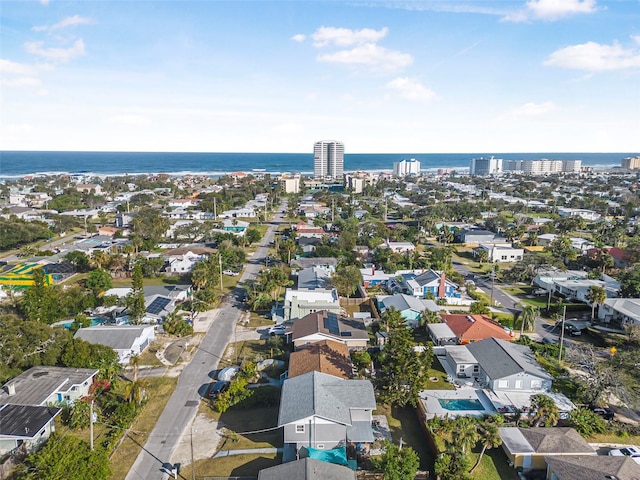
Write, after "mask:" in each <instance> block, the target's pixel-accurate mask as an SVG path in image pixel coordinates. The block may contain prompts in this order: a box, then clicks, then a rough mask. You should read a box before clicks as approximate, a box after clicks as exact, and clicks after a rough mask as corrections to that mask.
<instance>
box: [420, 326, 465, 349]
mask: <svg viewBox="0 0 640 480" xmlns="http://www.w3.org/2000/svg"><path fill="white" fill-rule="evenodd" d="M427 332H428V333H429V338H430V339H431V341H432V342H433V345H434V346H438V347H440V346H444V345H455V344H457V343H458V337H457V336H456V334H455V333H454V332H453V330H451V328H449V325H447V324H446V323H429V324H427Z"/></svg>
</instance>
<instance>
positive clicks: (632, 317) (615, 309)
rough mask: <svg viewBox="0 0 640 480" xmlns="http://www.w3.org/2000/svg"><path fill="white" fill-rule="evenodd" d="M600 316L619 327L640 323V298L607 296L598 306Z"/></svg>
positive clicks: (602, 319)
mask: <svg viewBox="0 0 640 480" xmlns="http://www.w3.org/2000/svg"><path fill="white" fill-rule="evenodd" d="M598 318H599V319H600V320H601V321H603V322H605V323H612V324H615V325H617V326H619V327H624V326H626V325H638V324H640V298H607V299H606V300H605V301H604V304H603V305H600V306H599V307H598Z"/></svg>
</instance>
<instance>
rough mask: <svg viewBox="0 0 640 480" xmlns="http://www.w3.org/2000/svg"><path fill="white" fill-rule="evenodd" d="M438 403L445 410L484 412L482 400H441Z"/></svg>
mask: <svg viewBox="0 0 640 480" xmlns="http://www.w3.org/2000/svg"><path fill="white" fill-rule="evenodd" d="M438 402H439V403H440V406H441V407H442V408H444V409H445V410H455V411H458V410H484V406H483V405H482V403H481V402H480V400H476V399H474V398H439V399H438Z"/></svg>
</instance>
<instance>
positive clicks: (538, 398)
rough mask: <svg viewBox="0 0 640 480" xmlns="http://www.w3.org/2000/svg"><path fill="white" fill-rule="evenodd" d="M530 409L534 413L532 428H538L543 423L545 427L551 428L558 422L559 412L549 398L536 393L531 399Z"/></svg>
mask: <svg viewBox="0 0 640 480" xmlns="http://www.w3.org/2000/svg"><path fill="white" fill-rule="evenodd" d="M531 407H532V408H533V409H534V410H535V411H536V413H535V415H534V416H533V426H534V427H538V426H540V424H542V423H544V425H545V426H547V427H553V426H554V425H555V424H556V423H558V420H560V411H559V410H558V406H557V405H556V403H555V402H554V401H553V399H552V398H551V397H549V396H548V395H545V394H543V393H538V394H537V395H533V396H532V397H531Z"/></svg>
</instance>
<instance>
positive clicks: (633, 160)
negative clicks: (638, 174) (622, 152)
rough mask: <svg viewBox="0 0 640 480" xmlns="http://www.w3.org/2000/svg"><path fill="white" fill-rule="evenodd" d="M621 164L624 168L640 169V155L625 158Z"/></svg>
mask: <svg viewBox="0 0 640 480" xmlns="http://www.w3.org/2000/svg"><path fill="white" fill-rule="evenodd" d="M621 166H622V168H623V169H624V170H638V169H639V168H640V156H638V157H627V158H623V159H622V165H621Z"/></svg>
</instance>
